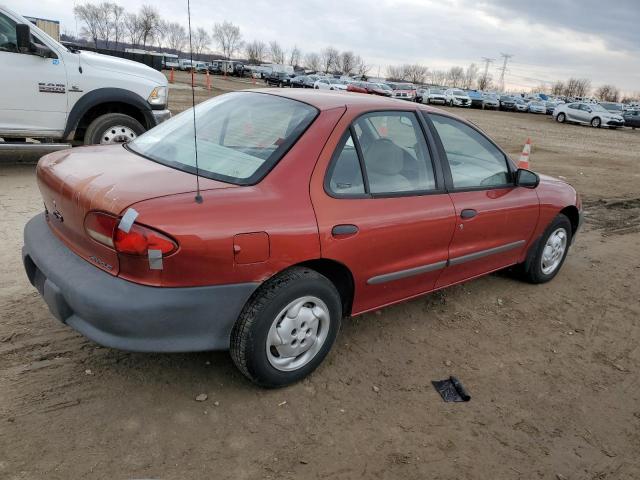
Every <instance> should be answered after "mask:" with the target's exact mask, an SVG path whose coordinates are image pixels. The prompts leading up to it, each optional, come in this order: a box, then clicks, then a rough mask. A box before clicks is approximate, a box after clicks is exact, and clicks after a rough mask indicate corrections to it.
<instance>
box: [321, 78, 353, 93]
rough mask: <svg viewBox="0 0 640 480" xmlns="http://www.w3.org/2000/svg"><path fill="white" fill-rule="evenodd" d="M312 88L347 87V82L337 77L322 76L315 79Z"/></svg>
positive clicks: (330, 88) (335, 88)
mask: <svg viewBox="0 0 640 480" xmlns="http://www.w3.org/2000/svg"><path fill="white" fill-rule="evenodd" d="M313 88H315V89H317V90H343V91H345V90H346V89H347V82H345V81H344V80H340V79H339V78H330V77H322V78H319V79H318V80H316V81H315V82H314V84H313Z"/></svg>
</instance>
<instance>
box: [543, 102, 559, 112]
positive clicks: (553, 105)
mask: <svg viewBox="0 0 640 480" xmlns="http://www.w3.org/2000/svg"><path fill="white" fill-rule="evenodd" d="M544 106H545V107H546V109H547V112H546V113H547V115H553V111H554V110H555V108H556V107H557V106H558V104H557V103H556V102H551V101H549V102H544Z"/></svg>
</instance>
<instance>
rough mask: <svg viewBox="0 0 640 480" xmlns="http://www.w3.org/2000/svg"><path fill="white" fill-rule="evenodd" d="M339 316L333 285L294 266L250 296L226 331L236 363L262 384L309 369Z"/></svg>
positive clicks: (276, 383) (289, 379)
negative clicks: (234, 321) (236, 318)
mask: <svg viewBox="0 0 640 480" xmlns="http://www.w3.org/2000/svg"><path fill="white" fill-rule="evenodd" d="M341 320H342V301H341V298H340V294H339V293H338V291H337V290H336V287H335V286H334V285H333V283H331V281H329V279H328V278H326V277H325V276H323V275H321V274H319V273H318V272H316V271H315V270H311V269H309V268H303V267H294V268H291V269H289V270H285V271H283V272H281V273H280V274H278V275H276V276H275V277H273V278H271V279H270V280H268V281H266V282H265V283H264V284H263V285H262V286H261V287H260V288H258V290H257V291H256V292H255V293H254V294H253V295H252V296H251V298H250V299H249V301H248V302H247V304H246V305H245V306H244V309H243V310H242V312H241V313H240V316H239V317H238V320H237V321H236V323H235V325H234V326H233V330H232V331H231V342H230V353H231V358H232V359H233V361H234V363H235V364H236V366H237V367H238V369H239V370H240V371H241V372H242V373H243V374H244V375H245V376H246V377H247V378H248V379H249V380H251V381H252V382H254V383H256V384H258V385H260V386H262V387H267V388H275V387H283V386H285V385H289V384H291V383H294V382H297V381H299V380H301V379H303V378H304V377H306V376H307V375H309V374H310V373H311V372H312V371H313V370H315V368H316V367H317V366H318V365H319V364H320V363H321V362H322V360H324V358H325V357H326V355H327V353H329V350H330V349H331V346H332V345H333V343H334V341H335V339H336V336H337V334H338V331H339V330H340V323H341Z"/></svg>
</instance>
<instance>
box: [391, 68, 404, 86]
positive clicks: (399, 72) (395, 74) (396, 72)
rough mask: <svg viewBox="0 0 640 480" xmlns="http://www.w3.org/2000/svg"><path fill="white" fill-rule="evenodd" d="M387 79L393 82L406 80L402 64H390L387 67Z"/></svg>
mask: <svg viewBox="0 0 640 480" xmlns="http://www.w3.org/2000/svg"><path fill="white" fill-rule="evenodd" d="M387 79H389V80H390V81H392V82H402V81H404V70H403V68H402V67H401V66H397V65H389V66H388V67H387Z"/></svg>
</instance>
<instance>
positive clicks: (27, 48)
mask: <svg viewBox="0 0 640 480" xmlns="http://www.w3.org/2000/svg"><path fill="white" fill-rule="evenodd" d="M16 43H17V47H18V51H19V52H20V53H30V52H31V29H30V28H29V25H27V24H26V23H18V24H17V25H16Z"/></svg>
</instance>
